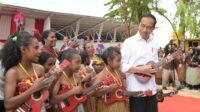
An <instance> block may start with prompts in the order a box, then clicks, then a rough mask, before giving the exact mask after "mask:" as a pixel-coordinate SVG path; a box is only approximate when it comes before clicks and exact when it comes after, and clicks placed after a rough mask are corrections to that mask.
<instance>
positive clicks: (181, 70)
mask: <svg viewBox="0 0 200 112" xmlns="http://www.w3.org/2000/svg"><path fill="white" fill-rule="evenodd" d="M176 70H177V74H178V78H179V81H180V82H181V83H182V84H184V83H185V75H186V65H185V64H179V66H178V67H177V68H176Z"/></svg>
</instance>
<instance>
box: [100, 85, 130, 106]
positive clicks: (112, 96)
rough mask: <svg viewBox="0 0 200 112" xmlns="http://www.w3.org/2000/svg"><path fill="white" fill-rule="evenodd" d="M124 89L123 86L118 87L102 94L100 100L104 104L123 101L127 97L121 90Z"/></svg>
mask: <svg viewBox="0 0 200 112" xmlns="http://www.w3.org/2000/svg"><path fill="white" fill-rule="evenodd" d="M124 91H126V88H125V87H124V86H121V87H118V88H117V90H116V91H115V92H113V93H106V94H105V95H102V96H101V97H100V98H101V100H102V102H103V103H104V104H106V105H109V104H112V103H114V102H116V101H125V100H127V99H128V97H126V96H124V95H123V92H124Z"/></svg>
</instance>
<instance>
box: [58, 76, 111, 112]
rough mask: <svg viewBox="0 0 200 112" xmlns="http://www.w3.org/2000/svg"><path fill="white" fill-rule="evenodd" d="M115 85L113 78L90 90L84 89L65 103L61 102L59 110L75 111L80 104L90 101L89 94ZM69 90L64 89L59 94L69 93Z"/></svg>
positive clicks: (64, 111)
mask: <svg viewBox="0 0 200 112" xmlns="http://www.w3.org/2000/svg"><path fill="white" fill-rule="evenodd" d="M111 83H113V80H112V77H107V78H106V79H105V80H104V81H102V82H100V83H97V84H96V85H94V86H91V87H89V88H86V89H84V90H83V91H82V92H81V93H80V94H76V95H73V96H70V97H69V98H67V99H65V100H64V101H62V102H60V103H59V104H58V108H59V109H60V110H61V111H62V112H71V111H73V110H74V109H75V108H76V107H77V106H78V105H79V104H81V103H83V102H85V101H86V100H87V99H88V95H87V94H88V93H89V92H91V91H93V90H97V89H98V88H100V87H102V86H103V85H109V84H111ZM67 91H68V89H67V90H66V89H64V90H62V91H60V92H59V94H63V93H65V92H67Z"/></svg>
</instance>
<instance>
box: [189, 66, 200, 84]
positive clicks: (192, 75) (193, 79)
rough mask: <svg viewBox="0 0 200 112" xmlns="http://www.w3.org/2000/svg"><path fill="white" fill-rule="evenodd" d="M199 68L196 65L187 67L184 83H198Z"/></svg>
mask: <svg viewBox="0 0 200 112" xmlns="http://www.w3.org/2000/svg"><path fill="white" fill-rule="evenodd" d="M198 77H199V68H198V67H188V68H187V70H186V83H187V84H189V85H192V86H195V85H199V84H200V82H199V80H198Z"/></svg>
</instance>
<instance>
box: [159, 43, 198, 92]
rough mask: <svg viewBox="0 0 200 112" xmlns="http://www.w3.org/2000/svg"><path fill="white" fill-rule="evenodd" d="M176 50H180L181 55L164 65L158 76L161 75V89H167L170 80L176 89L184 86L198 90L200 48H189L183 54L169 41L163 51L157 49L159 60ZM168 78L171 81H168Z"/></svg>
mask: <svg viewBox="0 0 200 112" xmlns="http://www.w3.org/2000/svg"><path fill="white" fill-rule="evenodd" d="M177 49H179V50H181V51H182V54H181V55H180V56H178V57H177V58H175V59H174V60H173V61H172V62H171V63H168V64H165V65H164V66H163V69H162V72H161V74H160V75H162V86H163V89H167V86H168V85H169V82H170V80H171V82H172V84H173V86H175V87H176V88H177V89H181V88H183V87H184V86H188V87H189V88H191V89H192V88H196V89H199V86H200V82H199V80H200V79H199V75H200V74H199V73H200V72H199V66H200V47H198V46H197V47H190V48H189V50H188V51H187V52H185V51H183V50H182V49H181V48H180V47H178V46H177V45H176V44H174V43H173V41H172V40H171V41H170V42H169V43H168V44H167V45H166V46H165V48H164V49H159V51H158V53H159V59H160V60H162V59H163V58H164V57H165V56H166V55H168V54H169V53H173V52H175V51H176V50H177ZM170 76H171V79H169V77H170Z"/></svg>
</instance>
